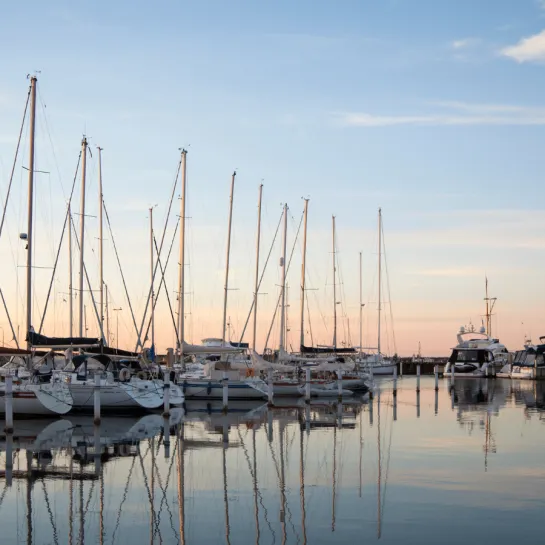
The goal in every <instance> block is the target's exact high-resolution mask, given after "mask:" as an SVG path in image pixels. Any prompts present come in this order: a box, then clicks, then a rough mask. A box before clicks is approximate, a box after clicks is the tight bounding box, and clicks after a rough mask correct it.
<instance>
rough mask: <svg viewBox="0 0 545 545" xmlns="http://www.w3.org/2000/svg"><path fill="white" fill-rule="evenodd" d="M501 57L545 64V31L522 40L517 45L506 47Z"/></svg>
mask: <svg viewBox="0 0 545 545" xmlns="http://www.w3.org/2000/svg"><path fill="white" fill-rule="evenodd" d="M500 55H502V56H504V57H508V58H510V59H513V60H515V61H517V62H518V63H523V62H544V61H545V30H542V31H541V32H540V33H539V34H534V35H533V36H529V37H527V38H522V39H521V40H520V41H519V42H518V43H516V44H515V45H511V46H508V47H504V48H503V49H501V50H500Z"/></svg>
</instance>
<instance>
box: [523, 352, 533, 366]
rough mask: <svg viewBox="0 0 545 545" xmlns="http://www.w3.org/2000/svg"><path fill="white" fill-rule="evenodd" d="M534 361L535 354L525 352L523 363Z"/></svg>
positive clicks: (529, 363)
mask: <svg viewBox="0 0 545 545" xmlns="http://www.w3.org/2000/svg"><path fill="white" fill-rule="evenodd" d="M535 361H536V355H535V354H527V355H526V359H525V360H524V365H534V362H535Z"/></svg>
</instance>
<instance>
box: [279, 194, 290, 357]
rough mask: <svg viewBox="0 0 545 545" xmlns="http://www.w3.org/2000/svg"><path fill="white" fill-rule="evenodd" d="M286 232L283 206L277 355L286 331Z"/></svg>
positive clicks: (285, 212) (286, 222) (280, 349)
mask: <svg viewBox="0 0 545 545" xmlns="http://www.w3.org/2000/svg"><path fill="white" fill-rule="evenodd" d="M287 231H288V205H287V204H285V205H284V236H283V240H282V257H281V258H280V267H281V268H282V284H281V285H280V289H281V290H282V291H281V292H280V293H281V295H282V297H281V301H280V346H279V353H281V352H282V351H283V350H284V349H285V346H284V345H285V329H286V327H285V326H286V243H287Z"/></svg>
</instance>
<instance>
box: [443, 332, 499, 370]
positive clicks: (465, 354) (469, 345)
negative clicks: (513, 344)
mask: <svg viewBox="0 0 545 545" xmlns="http://www.w3.org/2000/svg"><path fill="white" fill-rule="evenodd" d="M457 338H458V344H457V345H456V346H455V347H454V348H453V349H452V354H451V355H450V358H449V360H448V363H447V364H446V366H445V371H444V372H445V374H446V375H451V374H452V372H453V370H454V374H455V375H456V376H464V377H485V376H495V375H496V373H497V372H499V371H500V370H501V369H502V367H503V366H504V365H505V364H507V363H508V361H509V352H508V350H507V348H506V347H505V345H503V344H501V343H500V341H499V339H495V338H493V337H491V336H489V335H488V334H487V333H486V329H485V327H484V326H483V327H481V328H480V330H479V331H475V327H474V326H470V327H469V328H467V329H466V328H465V327H461V328H460V331H459V332H458V335H457Z"/></svg>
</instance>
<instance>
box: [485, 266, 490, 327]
mask: <svg viewBox="0 0 545 545" xmlns="http://www.w3.org/2000/svg"><path fill="white" fill-rule="evenodd" d="M484 294H485V295H484V297H485V299H484V300H485V301H486V334H487V335H490V307H489V299H488V278H487V277H486V276H485V277H484Z"/></svg>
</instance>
